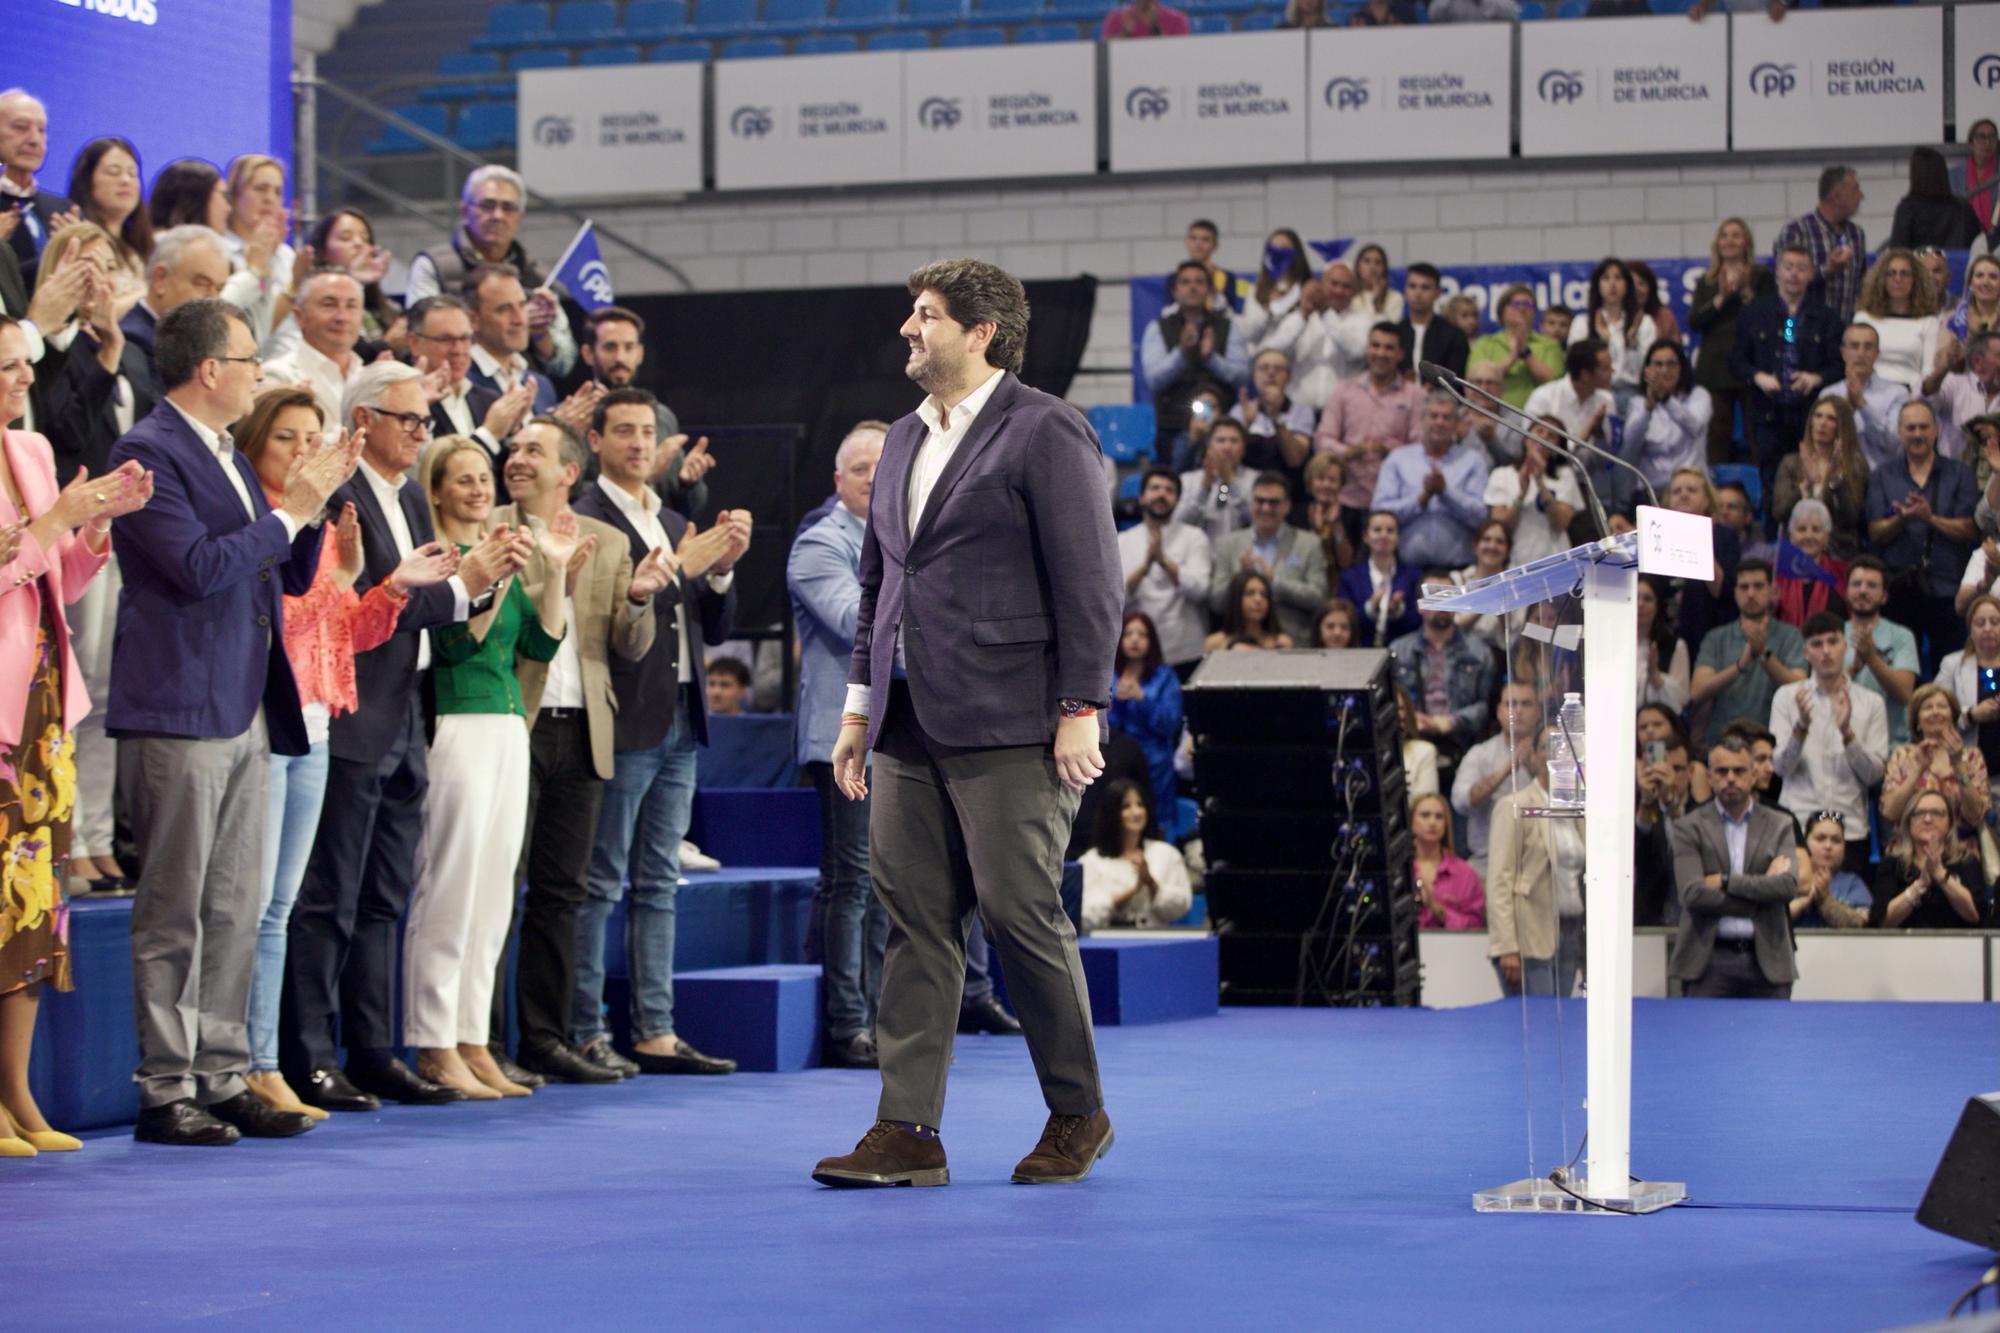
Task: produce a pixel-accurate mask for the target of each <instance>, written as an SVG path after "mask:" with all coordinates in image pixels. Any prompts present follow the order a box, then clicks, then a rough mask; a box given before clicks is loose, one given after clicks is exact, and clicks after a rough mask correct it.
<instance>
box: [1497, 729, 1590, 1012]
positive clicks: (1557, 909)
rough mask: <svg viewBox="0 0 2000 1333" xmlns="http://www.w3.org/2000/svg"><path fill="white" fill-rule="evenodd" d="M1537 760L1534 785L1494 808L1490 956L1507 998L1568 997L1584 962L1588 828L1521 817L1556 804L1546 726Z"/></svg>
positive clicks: (1536, 743) (1538, 733)
mask: <svg viewBox="0 0 2000 1333" xmlns="http://www.w3.org/2000/svg"><path fill="white" fill-rule="evenodd" d="M1532 756H1533V757H1532V759H1531V760H1530V762H1529V773H1530V775H1531V776H1532V778H1533V781H1531V782H1528V783H1526V784H1524V785H1523V786H1522V787H1521V789H1520V791H1518V792H1514V793H1508V792H1506V791H1504V790H1503V792H1502V793H1501V794H1500V795H1499V796H1498V797H1497V798H1496V799H1495V800H1494V802H1493V832H1492V835H1491V838H1490V840H1489V842H1488V845H1487V870H1486V940H1487V944H1486V953H1487V956H1488V957H1490V958H1491V959H1492V960H1493V971H1494V973H1495V974H1496V975H1498V977H1499V978H1500V989H1501V990H1503V991H1505V992H1506V993H1507V994H1509V995H1519V994H1520V993H1521V992H1522V991H1523V990H1526V991H1527V993H1528V994H1530V995H1560V996H1567V995H1569V993H1570V992H1571V991H1572V990H1573V989H1575V986H1576V974H1577V969H1578V968H1579V967H1580V966H1581V965H1582V963H1583V889H1582V872H1583V834H1582V828H1583V824H1582V821H1581V820H1574V819H1537V818H1529V817H1526V816H1524V815H1522V814H1521V813H1520V812H1521V811H1522V810H1523V809H1539V808H1542V807H1545V806H1547V805H1548V803H1549V795H1548V785H1547V784H1548V737H1547V732H1546V731H1545V730H1544V729H1543V728H1542V727H1540V726H1539V725H1536V726H1535V732H1534V740H1533V750H1532Z"/></svg>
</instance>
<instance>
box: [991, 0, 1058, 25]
mask: <svg viewBox="0 0 2000 1333" xmlns="http://www.w3.org/2000/svg"><path fill="white" fill-rule="evenodd" d="M975 8H976V9H977V10H978V13H977V15H976V17H978V18H980V19H983V20H985V21H987V22H989V23H1029V22H1032V21H1034V20H1035V19H1038V18H1040V17H1041V16H1042V0H978V3H977V5H976V6H975Z"/></svg>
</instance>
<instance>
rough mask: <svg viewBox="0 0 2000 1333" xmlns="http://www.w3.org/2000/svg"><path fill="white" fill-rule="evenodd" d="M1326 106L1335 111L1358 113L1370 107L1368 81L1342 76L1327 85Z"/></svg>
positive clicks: (1331, 80) (1329, 81)
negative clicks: (1363, 108)
mask: <svg viewBox="0 0 2000 1333" xmlns="http://www.w3.org/2000/svg"><path fill="white" fill-rule="evenodd" d="M1326 104H1327V105H1328V106H1330V107H1332V108H1333V109H1334V110H1335V111H1357V110H1359V109H1360V108H1362V107H1364V106H1367V105H1368V80H1366V79H1350V78H1348V77H1347V76H1346V75H1344V74H1343V75H1342V76H1341V77H1339V78H1337V79H1330V80H1328V81H1327V85H1326Z"/></svg>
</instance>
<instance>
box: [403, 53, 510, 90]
mask: <svg viewBox="0 0 2000 1333" xmlns="http://www.w3.org/2000/svg"><path fill="white" fill-rule="evenodd" d="M437 73H438V77H439V78H440V79H450V80H452V82H450V83H445V84H438V85H436V86H433V87H430V88H425V89H424V90H423V91H421V92H419V93H418V94H417V96H418V97H420V98H422V99H423V100H424V101H426V102H469V101H472V100H473V99H474V98H479V97H511V96H513V94H514V81H513V80H512V79H503V78H499V77H497V76H498V75H499V74H500V57H499V56H498V55H497V54H495V53H494V52H492V51H456V52H453V53H452V54H451V55H448V56H440V57H438V65H437ZM481 75H485V76H486V81H485V82H481V83H474V82H472V80H473V79H476V78H478V77H479V76H481Z"/></svg>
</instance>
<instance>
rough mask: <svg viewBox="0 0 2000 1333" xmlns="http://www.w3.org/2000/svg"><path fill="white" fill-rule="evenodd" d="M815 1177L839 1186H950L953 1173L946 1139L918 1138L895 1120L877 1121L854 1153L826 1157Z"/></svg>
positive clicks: (824, 1182)
mask: <svg viewBox="0 0 2000 1333" xmlns="http://www.w3.org/2000/svg"><path fill="white" fill-rule="evenodd" d="M813 1179H814V1180H817V1181H818V1182H819V1183H820V1184H822V1185H832V1186H834V1187H835V1188H837V1189H839V1188H846V1189H857V1188H870V1187H874V1186H879V1185H949V1184H950V1183H951V1172H950V1171H948V1170H946V1169H945V1164H944V1142H943V1141H942V1140H940V1139H937V1138H935V1137H933V1138H918V1137H917V1136H916V1135H915V1134H912V1133H910V1131H909V1130H907V1129H904V1128H903V1127H902V1126H901V1125H898V1124H895V1123H894V1122H892V1121H888V1120H877V1121H876V1122H875V1126H874V1128H872V1129H870V1130H869V1131H868V1132H867V1133H866V1134H864V1135H862V1136H861V1142H859V1143H857V1144H855V1145H854V1151H853V1152H851V1153H848V1154H846V1155H845V1156H842V1157H827V1158H822V1159H821V1161H820V1164H819V1165H818V1166H816V1167H814V1168H813Z"/></svg>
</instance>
